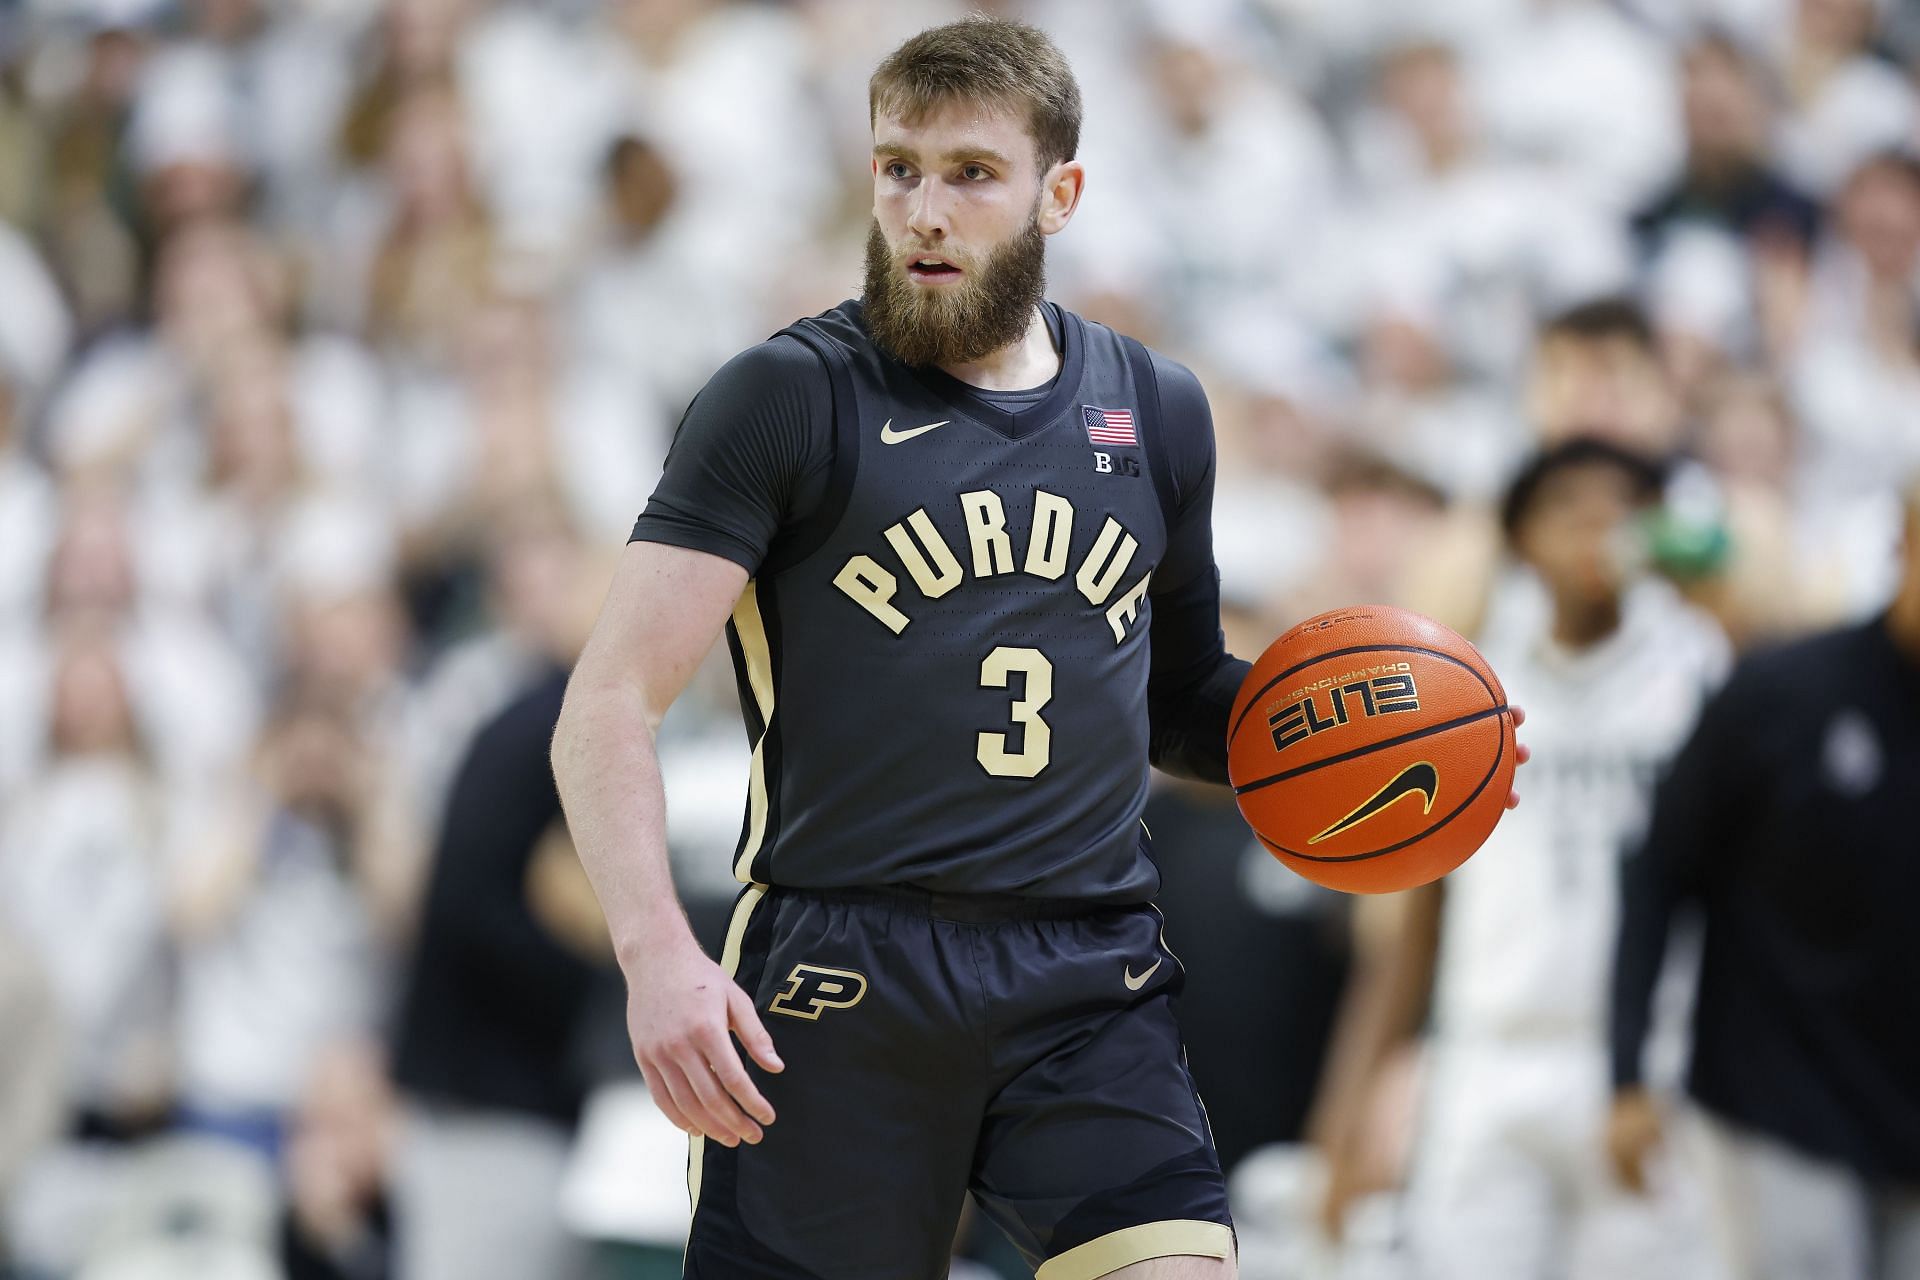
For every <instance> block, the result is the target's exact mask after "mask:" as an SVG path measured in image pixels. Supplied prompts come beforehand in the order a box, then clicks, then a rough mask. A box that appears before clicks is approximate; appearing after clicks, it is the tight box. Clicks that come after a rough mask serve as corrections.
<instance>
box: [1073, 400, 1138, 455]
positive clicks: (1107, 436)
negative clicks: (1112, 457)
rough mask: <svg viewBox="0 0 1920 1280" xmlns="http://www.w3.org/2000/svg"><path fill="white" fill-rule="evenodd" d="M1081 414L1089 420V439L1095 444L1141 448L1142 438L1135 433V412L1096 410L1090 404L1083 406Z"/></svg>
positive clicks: (1129, 410)
mask: <svg viewBox="0 0 1920 1280" xmlns="http://www.w3.org/2000/svg"><path fill="white" fill-rule="evenodd" d="M1080 412H1081V413H1082V414H1083V415H1084V416H1085V417H1086V420H1087V439H1089V440H1091V441H1093V443H1095V444H1104V445H1119V446H1123V447H1125V448H1129V449H1137V448H1139V447H1140V438H1139V437H1138V436H1136V435H1134V433H1133V410H1131V409H1096V408H1094V407H1093V406H1092V405H1090V404H1083V405H1081V406H1080Z"/></svg>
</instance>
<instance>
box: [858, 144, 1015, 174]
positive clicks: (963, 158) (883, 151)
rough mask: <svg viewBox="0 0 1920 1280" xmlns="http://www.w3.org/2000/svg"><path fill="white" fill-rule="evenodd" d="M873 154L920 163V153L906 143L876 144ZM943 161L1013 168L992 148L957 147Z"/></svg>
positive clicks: (1010, 163) (1009, 162)
mask: <svg viewBox="0 0 1920 1280" xmlns="http://www.w3.org/2000/svg"><path fill="white" fill-rule="evenodd" d="M873 154H874V157H875V158H876V159H878V158H880V157H883V156H898V157H899V158H900V159H902V160H910V161H912V162H913V163H915V164H918V163H919V162H920V153H919V152H917V151H915V150H914V149H913V148H912V147H909V146H907V145H906V144H905V143H899V142H884V141H883V142H876V143H874V144H873ZM941 159H942V160H944V161H945V162H946V163H947V164H962V163H965V162H967V161H973V160H978V161H983V162H984V163H987V164H993V165H998V166H1000V167H1001V168H1003V169H1006V168H1011V167H1012V165H1013V162H1012V161H1011V160H1008V159H1007V158H1006V157H1005V156H1003V155H1001V154H1000V153H999V152H998V151H995V150H993V149H992V148H990V147H955V148H954V149H953V150H952V151H949V152H947V153H946V154H945V155H943V156H942V157H941Z"/></svg>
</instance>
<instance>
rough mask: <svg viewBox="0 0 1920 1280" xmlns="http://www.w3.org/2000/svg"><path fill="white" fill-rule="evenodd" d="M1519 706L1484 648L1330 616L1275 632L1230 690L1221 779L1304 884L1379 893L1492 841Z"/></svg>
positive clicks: (1423, 627) (1357, 615) (1385, 610)
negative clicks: (1233, 693) (1513, 705)
mask: <svg viewBox="0 0 1920 1280" xmlns="http://www.w3.org/2000/svg"><path fill="white" fill-rule="evenodd" d="M1514 764H1515V759H1514V740H1513V713H1512V712H1511V711H1509V710H1508V709H1507V694H1506V691H1505V690H1504V689H1502V688H1501V687H1500V680H1499V677H1497V676H1495V675H1494V674H1493V669H1492V668H1491V667H1489V666H1488V665H1487V661H1486V659H1485V658H1482V657H1481V656H1480V652H1479V650H1477V649H1475V648H1474V647H1473V646H1472V645H1471V644H1468V643H1467V642H1466V641H1465V640H1463V639H1461V638H1460V637H1459V636H1458V635H1456V634H1455V633H1453V632H1452V631H1449V630H1448V629H1447V628H1445V627H1443V626H1441V625H1440V624H1439V623H1437V622H1435V621H1434V620H1433V619H1431V618H1426V617H1422V616H1421V615H1420V614H1417V613H1412V612H1409V611H1408V610H1405V609H1394V608H1390V607H1388V606H1385V605H1362V606H1360V607H1358V608H1353V609H1335V610H1333V611H1332V612H1330V613H1323V614H1321V615H1320V616H1318V617H1316V618H1309V619H1307V620H1306V621H1305V622H1303V623H1301V624H1300V625H1299V626H1297V627H1295V628H1294V629H1293V630H1291V631H1289V632H1287V633H1286V634H1285V635H1283V636H1281V637H1280V638H1279V639H1278V640H1275V641H1274V642H1273V644H1272V645H1271V646H1269V647H1268V649H1267V651H1266V652H1265V653H1263V654H1261V655H1260V660H1259V661H1258V662H1256V663H1254V664H1253V670H1252V671H1251V672H1249V673H1248V675H1247V678H1246V681H1245V682H1244V683H1243V684H1242V685H1241V686H1240V693H1239V695H1238V696H1237V697H1236V698H1235V699H1234V703H1233V719H1232V720H1231V721H1230V722H1229V726H1228V730H1227V773H1228V776H1229V778H1230V779H1231V780H1232V782H1233V790H1234V795H1235V796H1236V797H1237V798H1238V799H1239V802H1240V812H1241V814H1243V815H1244V816H1245V817H1246V820H1247V824H1248V825H1249V826H1251V827H1252V828H1253V830H1254V834H1256V835H1258V836H1259V837H1260V842H1261V843H1262V844H1264V845H1266V846H1267V848H1268V849H1269V850H1271V851H1272V852H1273V855H1274V856H1275V857H1277V858H1279V859H1280V860H1281V861H1282V862H1284V863H1286V864H1287V865H1288V866H1289V867H1292V868H1293V869H1294V870H1295V871H1298V872H1299V873H1300V874H1301V875H1303V876H1305V877H1307V878H1308V879H1309V880H1314V881H1317V882H1319V883H1320V884H1324V885H1326V886H1328V887H1329V888H1333V889H1342V890H1345V891H1346V892H1348V893H1387V892H1390V891H1392V890H1395V889H1410V888H1412V887H1413V886H1414V885H1420V884H1426V883H1427V882H1429V881H1431V880H1437V879H1439V878H1440V877H1441V876H1443V875H1445V874H1447V872H1449V871H1451V870H1453V869H1454V868H1455V867H1457V866H1459V865H1460V864H1461V863H1463V862H1465V861H1466V860H1467V859H1468V857H1470V856H1471V855H1472V854H1473V851H1474V850H1475V849H1478V848H1479V847H1480V846H1481V844H1482V843H1484V842H1485V841H1486V838H1487V836H1488V834H1489V833H1491V832H1492V830H1493V827H1494V824H1495V823H1497V822H1499V821H1500V815H1501V814H1502V813H1504V812H1505V811H1506V802H1507V792H1508V790H1509V788H1510V787H1511V786H1512V783H1513V768H1514Z"/></svg>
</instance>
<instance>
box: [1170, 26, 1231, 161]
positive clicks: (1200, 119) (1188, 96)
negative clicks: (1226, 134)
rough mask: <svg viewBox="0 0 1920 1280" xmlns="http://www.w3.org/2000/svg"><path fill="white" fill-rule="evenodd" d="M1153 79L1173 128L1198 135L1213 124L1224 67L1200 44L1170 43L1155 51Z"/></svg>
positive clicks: (1186, 133)
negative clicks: (1215, 104) (1215, 103)
mask: <svg viewBox="0 0 1920 1280" xmlns="http://www.w3.org/2000/svg"><path fill="white" fill-rule="evenodd" d="M1152 67H1153V82H1154V87H1155V88H1156V89H1158V90H1159V91H1160V101H1161V103H1162V105H1163V106H1164V107H1165V108H1166V112H1167V116H1168V118H1169V119H1170V120H1171V121H1172V123H1173V127H1174V128H1176V129H1178V130H1179V131H1180V132H1181V133H1183V134H1185V135H1187V136H1188V137H1190V138H1191V137H1198V136H1199V135H1201V134H1203V133H1205V132H1206V131H1207V128H1208V126H1209V125H1211V124H1212V123H1213V116H1214V102H1215V100H1216V99H1217V98H1218V97H1219V93H1220V84H1221V80H1222V78H1223V76H1222V71H1223V68H1222V67H1221V65H1220V62H1219V60H1218V59H1216V58H1215V57H1214V56H1213V55H1212V54H1211V53H1209V52H1208V51H1207V50H1206V49H1204V48H1202V47H1201V46H1199V45H1196V44H1184V43H1178V42H1171V41H1170V42H1167V43H1164V44H1161V45H1160V46H1159V47H1158V48H1157V49H1155V51H1154V54H1153V63H1152Z"/></svg>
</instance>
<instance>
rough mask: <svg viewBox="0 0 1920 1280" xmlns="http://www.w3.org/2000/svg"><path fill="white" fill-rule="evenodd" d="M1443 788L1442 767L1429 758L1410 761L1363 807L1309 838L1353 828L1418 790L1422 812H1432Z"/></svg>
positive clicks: (1324, 836)
mask: <svg viewBox="0 0 1920 1280" xmlns="http://www.w3.org/2000/svg"><path fill="white" fill-rule="evenodd" d="M1439 791H1440V771H1439V770H1438V769H1435V768H1434V767H1433V765H1431V764H1430V763H1428V762H1427V761H1425V760H1421V761H1418V762H1417V763H1414V764H1410V765H1408V766H1407V767H1406V768H1404V769H1402V770H1401V771H1400V772H1399V773H1397V774H1395V775H1394V776H1393V780H1392V781H1391V782H1389V783H1387V785H1386V786H1384V787H1382V788H1380V789H1379V790H1378V791H1376V792H1374V793H1373V794H1372V795H1370V796H1368V797H1367V798H1366V799H1365V800H1364V801H1362V802H1361V804H1360V807H1359V808H1357V809H1355V810H1354V811H1353V812H1352V813H1350V814H1348V815H1347V816H1346V817H1344V818H1342V819H1340V821H1338V822H1336V823H1334V824H1333V825H1332V826H1330V827H1328V828H1327V829H1326V830H1325V831H1322V832H1321V833H1320V834H1319V835H1317V836H1315V837H1314V838H1313V839H1311V840H1309V841H1307V843H1308V844H1310V845H1312V844H1319V843H1320V842H1321V841H1322V840H1325V839H1326V838H1327V837H1329V836H1337V835H1339V834H1340V833H1341V832H1342V831H1347V830H1351V829H1352V828H1354V827H1357V826H1359V825H1360V824H1361V823H1363V822H1365V821H1366V820H1367V819H1368V818H1371V817H1372V816H1373V815H1374V814H1376V813H1383V812H1385V811H1386V810H1387V809H1389V808H1391V807H1392V806H1393V804H1394V803H1395V802H1396V801H1399V800H1402V799H1405V798H1406V797H1407V796H1410V795H1413V794H1414V793H1416V792H1418V793H1419V795H1420V799H1421V807H1420V812H1422V813H1432V812H1433V798H1434V796H1435V795H1436V794H1438V793H1439Z"/></svg>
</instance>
